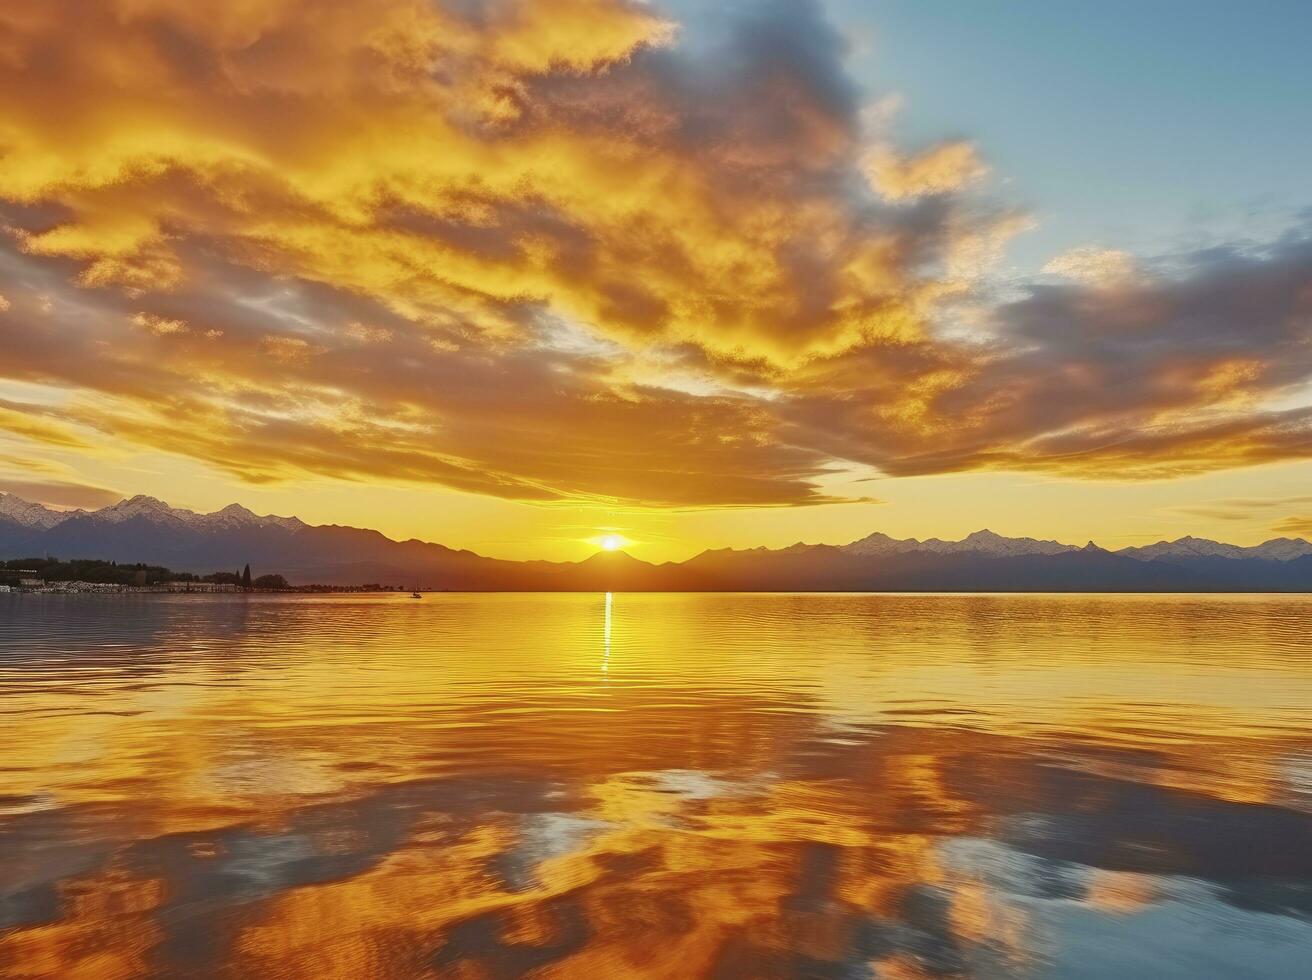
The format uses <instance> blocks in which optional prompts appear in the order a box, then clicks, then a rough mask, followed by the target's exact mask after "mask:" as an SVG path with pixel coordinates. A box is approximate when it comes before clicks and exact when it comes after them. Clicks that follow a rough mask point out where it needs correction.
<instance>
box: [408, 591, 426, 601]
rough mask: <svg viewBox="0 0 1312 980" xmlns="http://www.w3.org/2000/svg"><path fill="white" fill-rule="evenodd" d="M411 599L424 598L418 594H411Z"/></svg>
mask: <svg viewBox="0 0 1312 980" xmlns="http://www.w3.org/2000/svg"><path fill="white" fill-rule="evenodd" d="M410 598H411V599H422V598H423V596H421V595H420V594H419V593H418V592H411V593H410Z"/></svg>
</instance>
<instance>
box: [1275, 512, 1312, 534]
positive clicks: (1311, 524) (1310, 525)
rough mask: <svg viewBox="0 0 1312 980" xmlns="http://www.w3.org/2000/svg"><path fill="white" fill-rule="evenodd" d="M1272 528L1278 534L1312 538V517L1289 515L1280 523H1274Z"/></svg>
mask: <svg viewBox="0 0 1312 980" xmlns="http://www.w3.org/2000/svg"><path fill="white" fill-rule="evenodd" d="M1271 530H1273V531H1275V532H1276V533H1277V534H1290V535H1294V536H1296V537H1300V538H1312V517H1287V518H1285V519H1284V520H1283V521H1281V522H1280V523H1279V524H1273V525H1272V526H1271Z"/></svg>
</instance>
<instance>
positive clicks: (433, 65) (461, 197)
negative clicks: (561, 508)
mask: <svg viewBox="0 0 1312 980" xmlns="http://www.w3.org/2000/svg"><path fill="white" fill-rule="evenodd" d="M845 53H846V42H845V40H844V39H843V37H842V35H841V34H840V33H839V32H838V31H836V30H835V29H834V28H833V27H832V26H831V25H829V24H828V23H827V22H826V21H825V20H824V18H823V16H822V15H821V12H820V9H819V6H818V4H816V3H813V2H810V0H799V2H796V3H774V2H768V0H761V2H759V3H756V4H744V5H741V6H739V7H735V9H734V11H733V12H732V13H731V14H726V15H725V16H722V17H718V18H706V19H704V20H694V21H691V22H687V23H683V24H676V23H675V22H674V21H673V19H672V18H670V17H668V16H666V15H664V14H662V13H661V11H660V10H659V8H657V7H655V6H652V5H649V4H646V3H639V2H636V0H632V2H630V0H478V2H468V3H466V2H462V3H435V2H430V0H367V2H359V0H350V2H348V0H315V2H311V0H267V2H261V3H230V2H219V0H102V2H99V3H95V4H86V3H81V2H74V0H11V2H9V3H6V4H5V5H4V6H3V7H2V8H0V153H2V154H3V160H4V166H3V167H0V212H3V214H0V217H3V219H4V222H5V227H7V229H8V230H9V240H8V242H7V244H6V246H5V247H4V248H3V249H0V274H3V275H4V277H5V278H4V297H5V302H4V304H3V305H0V341H3V342H4V345H5V348H4V356H3V358H2V359H0V378H9V379H14V380H20V381H26V382H28V383H34V384H38V385H50V386H56V387H58V388H59V389H60V390H61V391H69V392H73V393H74V395H73V397H72V398H71V400H68V401H67V403H66V404H64V405H63V407H62V408H61V409H60V412H61V413H62V415H60V416H58V417H51V416H50V415H49V414H45V415H38V414H36V413H33V412H25V411H20V412H19V414H21V415H23V418H21V419H16V418H12V417H11V418H9V419H8V422H7V427H8V428H9V429H10V430H11V431H24V432H25V435H26V436H28V437H30V438H32V439H34V440H45V441H51V440H52V439H53V438H56V437H57V436H58V432H57V431H56V429H55V428H53V427H56V426H61V425H67V424H73V425H77V426H82V427H90V428H92V429H95V430H98V431H100V432H102V433H104V434H105V435H106V436H107V437H113V438H115V439H122V440H127V441H129V442H131V443H134V444H141V445H146V446H150V447H154V448H159V449H165V450H169V451H173V452H178V453H183V454H187V455H190V456H193V457H196V458H199V459H202V460H205V461H208V462H210V463H212V464H214V465H216V466H220V467H222V468H224V469H226V470H228V471H230V472H233V473H236V474H238V475H239V476H241V477H242V478H244V479H249V480H277V479H283V478H286V477H290V476H296V475H303V474H305V473H319V474H327V475H330V476H335V477H341V478H345V479H370V478H383V479H398V480H413V481H418V482H432V483H440V484H444V485H448V486H453V487H458V488H461V489H467V490H471V491H474V492H480V493H489V494H496V495H500V496H507V497H515V498H521V499H534V500H551V499H560V498H576V499H594V498H597V499H607V500H613V499H619V500H624V501H628V502H636V503H645V504H652V505H660V506H700V505H766V504H799V503H808V502H815V501H818V500H825V499H828V498H826V497H825V496H824V495H823V494H822V493H820V492H819V491H818V490H817V489H816V486H817V481H818V480H819V479H820V478H821V477H823V476H824V475H825V474H826V473H827V472H829V471H830V470H832V469H835V468H838V467H841V466H844V465H847V464H849V463H850V462H858V463H864V464H868V465H871V466H874V467H877V468H879V469H882V470H883V471H885V472H887V473H890V474H899V473H926V472H944V471H950V470H960V469H968V468H980V467H1006V468H1021V469H1043V470H1054V471H1060V472H1072V473H1077V474H1079V475H1091V476H1097V475H1107V474H1112V473H1114V474H1118V475H1121V474H1128V475H1137V476H1157V475H1169V474H1173V473H1177V472H1185V471H1188V472H1193V471H1197V470H1202V469H1208V468H1214V467H1217V466H1231V465H1243V464H1246V463H1250V462H1256V461H1262V460H1267V459H1276V458H1292V457H1303V456H1307V455H1309V436H1308V421H1307V418H1306V416H1305V414H1303V413H1300V412H1299V411H1296V410H1292V411H1291V410H1285V411H1282V412H1277V411H1275V410H1274V409H1272V408H1271V407H1270V403H1271V402H1273V400H1274V399H1276V398H1278V397H1282V396H1285V395H1287V393H1288V392H1290V391H1292V390H1295V389H1296V388H1297V386H1298V385H1300V384H1305V383H1306V382H1307V381H1308V379H1309V378H1312V366H1310V364H1309V354H1308V349H1309V346H1308V339H1307V338H1308V324H1309V322H1312V312H1310V311H1309V307H1308V303H1309V300H1308V297H1309V296H1312V290H1309V288H1308V287H1309V283H1310V282H1312V274H1309V269H1310V268H1312V247H1309V246H1308V245H1307V242H1306V239H1305V238H1302V237H1299V236H1298V235H1291V236H1290V237H1288V238H1287V239H1285V240H1282V241H1281V242H1279V243H1276V244H1274V245H1272V246H1270V247H1269V248H1266V249H1249V250H1248V251H1246V252H1240V251H1235V252H1233V253H1228V254H1224V255H1222V254H1217V253H1215V252H1214V253H1208V254H1207V255H1202V256H1198V257H1196V258H1195V259H1193V260H1188V261H1186V262H1185V263H1184V264H1183V266H1182V268H1181V269H1180V270H1179V271H1178V272H1177V274H1174V275H1172V276H1164V277H1158V278H1152V277H1148V276H1146V275H1142V274H1136V275H1134V276H1129V275H1122V276H1119V278H1117V284H1118V288H1117V289H1114V290H1110V289H1106V288H1104V286H1105V283H1106V282H1107V281H1108V279H1109V275H1110V273H1109V270H1111V271H1115V270H1116V269H1118V268H1120V269H1124V268H1128V267H1129V260H1128V259H1127V258H1124V257H1123V256H1122V255H1121V253H1111V252H1104V253H1096V254H1095V253H1088V254H1084V253H1080V254H1075V255H1068V256H1066V257H1064V258H1062V259H1060V260H1054V262H1055V264H1054V265H1052V266H1050V269H1049V271H1052V272H1056V273H1059V274H1062V275H1066V276H1068V277H1073V278H1074V279H1075V280H1076V281H1075V282H1073V283H1071V284H1068V285H1062V286H1053V285H1035V286H1033V287H1032V288H1031V289H1030V290H1029V291H1028V293H1027V294H1026V295H1025V296H1024V297H1023V298H1022V299H1021V300H1019V301H1016V302H1013V303H1010V304H1007V305H1003V306H995V307H992V308H990V307H988V306H987V305H986V304H985V303H984V302H983V300H982V298H981V297H980V296H977V295H976V288H977V286H978V285H979V284H980V283H981V281H982V280H983V277H984V276H985V275H986V273H987V270H988V269H989V267H990V264H991V263H992V262H993V261H994V260H995V259H996V257H997V255H998V254H999V252H1000V249H1001V247H1002V244H1003V243H1004V242H1005V241H1006V240H1007V239H1008V238H1009V237H1010V236H1011V235H1014V234H1015V233H1016V232H1018V231H1019V230H1021V229H1022V228H1023V227H1024V226H1025V219H1024V218H1023V216H1019V215H1016V214H1014V213H1012V212H1008V211H1006V210H999V209H996V208H992V209H991V208H990V207H988V206H986V205H984V204H981V203H979V202H976V201H973V200H967V199H966V198H965V197H964V196H963V195H962V194H961V191H963V190H964V189H965V188H967V187H968V186H969V185H971V184H973V183H974V182H976V181H978V180H979V178H981V177H982V176H983V175H984V173H985V167H984V165H983V164H982V163H981V162H980V160H979V158H978V155H977V153H976V151H975V149H974V147H973V145H972V144H970V143H966V142H949V143H944V144H941V145H938V146H935V147H931V148H930V149H928V150H925V151H923V152H920V153H912V154H904V153H901V152H899V151H898V150H896V149H895V148H892V147H888V146H886V145H884V144H882V143H881V144H879V145H877V146H872V145H871V144H870V143H869V140H868V139H867V137H866V135H865V134H866V129H867V126H866V124H865V123H863V118H865V117H864V116H863V107H862V102H863V95H862V93H861V92H860V91H859V90H858V88H857V87H856V86H855V85H854V84H853V83H852V81H851V79H850V78H849V76H848V75H847V73H846V72H845V69H844V62H843V60H844V57H845ZM866 115H868V113H867V114H866ZM967 319H969V320H970V322H971V323H973V324H974V327H972V329H970V330H964V331H963V330H960V329H956V330H952V331H949V330H947V329H946V327H945V325H946V324H949V323H953V324H957V325H958V326H959V325H960V324H961V323H962V322H965V321H966V320H967ZM11 411H13V410H11ZM23 427H25V429H24V428H23ZM61 431H62V430H61Z"/></svg>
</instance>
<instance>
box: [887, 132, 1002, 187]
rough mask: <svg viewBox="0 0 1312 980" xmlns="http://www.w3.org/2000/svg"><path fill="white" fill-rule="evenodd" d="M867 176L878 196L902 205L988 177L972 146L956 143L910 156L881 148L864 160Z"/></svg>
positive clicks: (986, 169)
mask: <svg viewBox="0 0 1312 980" xmlns="http://www.w3.org/2000/svg"><path fill="white" fill-rule="evenodd" d="M866 172H867V174H868V175H869V177H870V181H871V183H872V184H873V185H874V186H875V188H876V190H878V191H879V193H881V194H883V195H884V196H885V197H886V198H888V199H889V200H891V201H905V200H907V199H908V198H916V197H924V196H926V195H930V194H950V193H952V192H954V191H958V190H961V188H963V187H965V186H967V185H968V184H970V183H972V182H974V181H976V180H979V179H980V178H981V177H983V176H984V175H985V174H987V173H988V168H987V167H986V166H984V164H983V162H982V161H981V160H980V159H979V156H978V154H977V153H976V150H975V147H974V145H973V144H971V143H967V142H964V141H961V140H957V141H954V142H951V143H940V144H939V145H938V146H934V147H931V148H930V149H928V150H925V151H923V152H921V153H917V154H914V155H911V156H902V155H899V154H898V153H897V151H895V150H893V149H890V148H888V147H880V148H879V149H877V150H874V151H872V152H871V153H870V154H869V155H868V157H867V158H866Z"/></svg>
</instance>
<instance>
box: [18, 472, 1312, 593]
mask: <svg viewBox="0 0 1312 980" xmlns="http://www.w3.org/2000/svg"><path fill="white" fill-rule="evenodd" d="M42 554H50V555H57V556H59V557H62V558H100V559H105V560H114V561H120V562H148V563H152V564H159V565H166V566H168V567H170V568H173V569H175V570H177V571H189V572H199V573H206V572H212V571H227V570H231V569H236V568H240V567H242V566H243V565H245V564H247V563H249V564H250V565H251V566H252V568H254V569H256V570H257V574H258V573H260V572H278V573H281V574H282V575H284V576H286V578H287V579H288V580H289V581H291V582H293V583H298V584H308V583H312V582H317V583H324V584H336V585H354V584H360V583H365V582H379V583H382V584H390V585H401V586H407V587H424V588H440V589H453V590H493V591H495V590H514V591H523V590H535V591H536V590H541V591H562V590H580V591H656V590H672V591H910V592H920V591H935V592H938V591H943V592H958V591H960V592H976V591H982V592H1019V591H1024V592H1176V591H1179V592H1195V591H1197V592H1219V591H1227V592H1267V591H1272V592H1309V591H1312V543H1309V542H1308V541H1305V540H1303V539H1302V538H1275V539H1273V540H1270V541H1267V542H1265V543H1263V544H1260V545H1256V546H1252V547H1241V546H1239V545H1233V544H1225V543H1223V542H1218V541H1209V540H1206V539H1202V538H1194V537H1184V538H1179V539H1178V540H1175V541H1160V542H1158V543H1157V544H1152V545H1147V546H1144V547H1132V548H1122V549H1120V550H1117V551H1108V550H1106V549H1103V548H1099V547H1098V546H1097V545H1095V544H1094V543H1093V542H1089V543H1088V544H1087V545H1085V546H1083V547H1080V546H1077V545H1071V544H1063V543H1061V542H1058V541H1040V540H1036V539H1034V538H1008V537H1003V536H1001V535H998V534H994V533H993V532H992V531H988V530H983V531H976V532H975V533H973V534H971V535H968V536H967V537H965V538H963V539H962V540H960V541H943V540H940V539H938V538H929V539H927V540H924V541H919V540H916V539H914V538H911V539H897V538H892V537H889V536H888V535H885V534H881V533H878V532H876V533H874V534H870V535H867V536H866V537H863V538H860V539H859V540H856V541H853V542H851V543H850V544H846V545H841V546H834V545H807V544H795V545H792V546H790V547H787V548H781V549H774V550H771V549H767V548H752V549H745V550H738V549H720V550H713V551H705V552H702V553H701V554H700V555H697V556H696V557H694V558H690V559H688V560H687V561H684V562H665V563H663V564H650V563H647V562H643V561H640V560H638V559H636V558H633V557H632V556H629V555H627V554H624V553H622V552H618V553H602V554H598V555H594V556H593V557H591V558H588V559H586V560H585V561H581V562H548V561H525V562H519V561H504V560H501V559H495V558H486V557H484V556H482V555H478V554H475V553H474V552H472V551H464V550H456V549H452V548H447V547H445V546H443V545H440V544H433V543H430V542H425V541H418V540H414V539H411V540H408V541H394V540H392V539H391V538H388V537H385V536H384V535H383V534H381V533H379V532H378V531H373V530H368V529H365V528H355V527H343V526H340V525H310V524H306V523H305V522H303V521H301V520H299V519H298V518H295V517H274V516H260V515H257V514H254V513H252V512H251V511H250V510H247V509H246V508H245V507H242V506H240V505H238V504H232V505H230V506H228V507H225V508H223V509H222V510H219V511H215V512H214V513H212V514H198V513H195V512H193V511H189V510H183V509H180V508H176V507H170V506H169V505H168V504H166V503H164V502H163V501H161V500H156V499H155V498H153V497H146V496H136V497H132V498H130V499H127V500H123V501H120V502H119V503H117V504H113V505H111V506H109V507H105V508H102V509H100V510H93V511H85V510H75V511H58V510H53V509H51V508H48V507H44V506H42V505H40V504H35V503H31V502H29V501H26V500H23V499H21V498H20V497H17V496H15V495H13V494H6V493H0V556H3V557H9V558H23V557H31V556H34V555H42Z"/></svg>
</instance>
